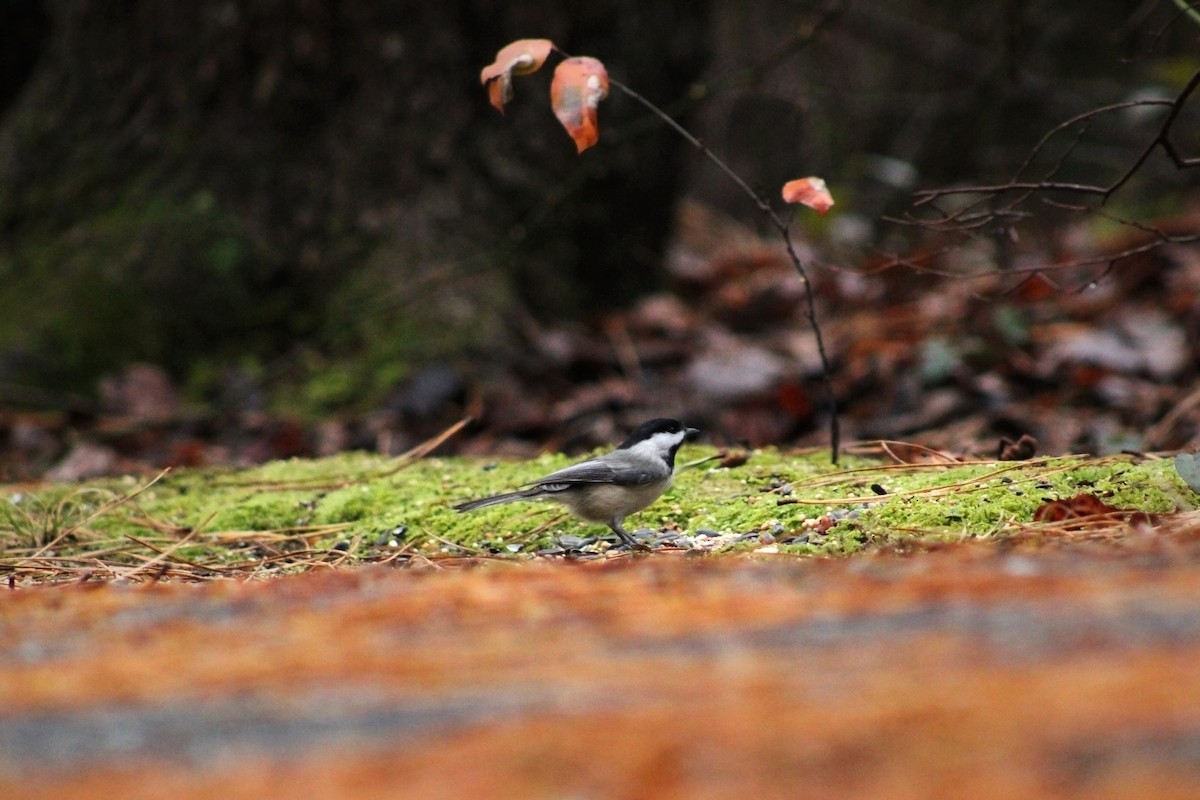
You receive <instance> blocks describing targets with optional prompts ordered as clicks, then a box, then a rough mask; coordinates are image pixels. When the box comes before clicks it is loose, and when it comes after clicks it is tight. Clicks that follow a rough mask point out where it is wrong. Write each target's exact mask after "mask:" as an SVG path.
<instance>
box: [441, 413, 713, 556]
mask: <svg viewBox="0 0 1200 800" xmlns="http://www.w3.org/2000/svg"><path fill="white" fill-rule="evenodd" d="M699 432H700V431H698V430H696V429H695V428H689V427H687V426H686V425H684V424H683V423H682V422H680V421H679V420H674V419H652V420H650V421H649V422H644V423H642V424H641V425H639V426H638V427H637V429H635V430H634V432H633V433H631V434H629V438H628V439H626V440H625V441H623V442H621V444H620V445H619V446H618V447H617V449H616V450H613V451H612V452H611V453H605V454H604V455H602V456H597V457H596V458H593V459H589V460H588V461H583V462H581V463H579V464H575V465H574V466H570V467H566V468H565V469H560V470H558V471H557V472H552V473H550V474H549V475H547V476H546V477H544V478H539V479H538V480H536V481H531V482H530V483H527V484H525V486H526V487H528V488H523V489H518V490H517V491H515V492H506V493H505V494H497V495H493V496H492V497H483V498H480V499H479V500H472V501H470V502H468V503H461V504H459V505H456V506H454V509H455V510H456V511H459V512H462V511H473V510H475V509H477V508H485V507H487V506H494V505H499V504H500V503H511V502H514V501H516V500H535V499H541V498H545V499H547V500H556V501H558V502H560V503H562V504H563V505H565V506H566V507H567V508H569V509H570V510H571V511H572V512H573V513H574V514H575V515H576V516H578V517H581V518H583V519H585V520H587V521H588V522H603V523H606V524H607V525H608V527H610V528H612V530H613V533H615V534H617V536H619V537H620V538H621V540H622V541H623V542H625V543H626V544H628V545H629V546H630V547H633V548H635V549H639V550H644V549H646V548H645V546H644V545H641V544H639V543H638V542H637V541H635V540H634V538H633V537H632V536H630V535H629V534H628V533H626V532H625V529H624V528H622V527H621V521H622V520H624V519H625V517H627V516H629V515H630V514H633V513H634V512H636V511H641V510H642V509H643V508H645V507H646V506H648V505H650V504H651V503H653V502H654V501H655V500H657V499H658V497H659V495H661V494H662V493H663V492H665V491H666V490H667V487H668V486H670V485H671V478H672V477H673V476H674V474H675V452H676V451H677V450H679V446H680V445H681V444H683V442H684V440H686V439H690V438H692V437H694V436H695V435H696V434H698V433H699Z"/></svg>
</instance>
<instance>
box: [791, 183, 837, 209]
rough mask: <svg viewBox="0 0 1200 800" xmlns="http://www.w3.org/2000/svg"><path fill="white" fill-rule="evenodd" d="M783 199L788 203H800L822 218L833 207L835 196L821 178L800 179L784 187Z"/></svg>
mask: <svg viewBox="0 0 1200 800" xmlns="http://www.w3.org/2000/svg"><path fill="white" fill-rule="evenodd" d="M783 199H784V202H787V203H800V204H801V205H805V206H808V207H809V208H811V209H813V210H814V211H816V212H817V213H818V214H820V215H821V216H822V217H823V216H825V212H827V211H829V209H830V208H832V207H833V195H831V194H830V193H829V189H828V188H827V187H826V186H825V181H824V180H823V179H821V178H815V177H810V178H800V179H798V180H794V181H788V182H787V183H785V184H784V185H783Z"/></svg>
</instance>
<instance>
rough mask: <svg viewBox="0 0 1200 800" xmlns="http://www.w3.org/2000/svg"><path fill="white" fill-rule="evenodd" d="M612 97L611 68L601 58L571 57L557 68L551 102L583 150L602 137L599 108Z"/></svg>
mask: <svg viewBox="0 0 1200 800" xmlns="http://www.w3.org/2000/svg"><path fill="white" fill-rule="evenodd" d="M606 97H608V71H607V70H606V69H605V68H604V64H602V63H600V61H598V60H597V59H594V58H589V57H587V56H578V57H575V58H568V59H566V60H565V61H563V62H562V63H560V64H559V65H558V66H557V67H555V68H554V80H553V81H551V83H550V104H551V105H552V106H553V107H554V115H555V116H557V117H558V121H559V122H561V123H562V125H563V127H564V128H566V129H567V133H569V134H570V135H571V138H572V139H574V140H575V147H576V148H577V149H578V151H579V152H580V153H582V152H583V151H584V150H587V149H588V148H589V147H591V146H592V145H594V144H595V143H596V142H597V141H598V140H599V139H600V129H599V127H598V126H597V113H596V110H597V108H598V107H599V105H600V101H601V100H603V99H604V98H606Z"/></svg>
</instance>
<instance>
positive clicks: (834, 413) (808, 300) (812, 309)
mask: <svg viewBox="0 0 1200 800" xmlns="http://www.w3.org/2000/svg"><path fill="white" fill-rule="evenodd" d="M609 84H610V85H612V86H615V87H616V88H618V89H620V90H621V91H622V92H624V93H625V94H626V95H627V96H628V97H630V98H631V99H633V100H636V101H637V102H638V103H641V104H642V106H644V107H645V108H646V110H648V111H649V112H650V113H651V114H654V115H655V116H656V117H658V118H659V119H661V120H662V121H663V122H664V123H666V125H667V126H668V127H669V128H671V129H672V130H673V131H675V132H676V133H678V134H679V135H680V136H682V137H683V138H684V139H686V140H687V141H688V142H689V143H690V144H691V145H692V146H693V147H695V148H696V149H697V150H699V151H700V152H701V153H702V154H703V155H704V157H705V158H707V159H708V160H709V161H711V162H712V163H713V164H715V165H716V166H717V168H718V169H719V170H721V172H723V173H725V175H726V176H727V177H728V178H729V179H730V180H731V181H733V182H734V183H735V184H736V185H737V186H738V188H740V189H741V190H742V191H743V192H744V193H745V194H746V196H747V197H749V198H750V200H751V201H752V202H753V203H754V204H755V205H756V206H758V208H759V210H760V211H762V212H763V214H765V215H766V216H767V219H769V220H770V221H771V224H772V225H774V226H775V229H776V230H777V231H779V235H780V236H782V237H783V243H784V246H785V247H786V248H787V254H788V258H789V259H791V262H792V266H793V267H795V269H796V272H797V273H799V275H800V279H801V280H802V281H804V287H805V289H806V290H807V291H805V293H804V298H805V316H806V317H807V318H808V324H809V327H810V328H812V332H813V335H814V336H815V337H816V341H817V354H818V356H820V359H821V374H822V377H823V378H824V383H825V391H826V393H827V395H828V400H829V448H830V454H831V457H832V460H833V463H834V464H837V463H838V458H839V455H840V452H841V428H840V425H839V422H838V407H837V395H836V393H835V391H834V386H833V369H832V368H831V367H830V364H829V355H828V354H827V353H826V350H825V337H824V336H823V335H822V333H821V326H820V324H819V323H818V322H817V305H816V299H815V297H814V294H813V285H812V282H811V281H809V279H808V270H807V269H805V267H804V262H803V261H801V260H800V255H799V254H798V253H797V252H796V247H795V244H794V243H793V242H792V236H791V232H790V230H789V228H788V224H787V223H786V222H784V221H783V220H782V219H781V218H780V216H779V214H778V213H776V211H775V209H774V207H773V206H772V205H771V204H770V203H769V202H768V201H767V200H766V198H764V197H763V196H762V195H761V194H759V193H758V192H756V191H755V190H754V189H752V188H751V187H750V184H748V183H746V181H745V180H744V179H743V178H742V176H741V175H738V174H737V173H736V172H734V171H733V168H732V167H730V166H729V165H728V164H726V163H725V162H724V161H723V160H722V159H721V158H720V157H719V156H718V155H717V154H716V153H714V152H713V151H712V150H710V149H709V148H708V146H707V145H705V144H704V142H702V141H700V139H698V138H696V137H695V136H693V135H692V133H691V132H690V131H688V129H687V128H685V127H683V126H682V125H680V124H679V123H678V122H676V121H675V119H674V118H673V117H672V116H671V115H670V114H668V113H667V112H665V111H663V110H662V109H661V108H659V107H658V106H656V105H655V104H654V103H652V102H650V101H649V100H647V99H646V98H645V97H643V96H642V95H641V94H639V93H638V92H635V91H634V90H633V89H630V88H629V87H628V86H626V85H625V84H623V83H621V82H620V81H618V80H615V79H613V78H611V77H610V78H609Z"/></svg>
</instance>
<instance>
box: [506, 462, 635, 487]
mask: <svg viewBox="0 0 1200 800" xmlns="http://www.w3.org/2000/svg"><path fill="white" fill-rule="evenodd" d="M654 479H655V476H654V475H651V474H650V473H648V472H647V471H645V470H641V469H638V468H636V467H628V466H625V465H623V464H617V465H614V464H611V463H609V462H606V461H600V460H595V461H584V462H583V463H582V464H575V465H574V466H570V467H566V468H564V469H560V470H558V471H557V472H551V473H550V474H549V475H547V476H545V477H544V478H539V479H538V480H536V481H533V482H531V483H529V484H526V485H527V486H546V485H552V484H568V485H572V484H577V483H615V484H619V485H625V486H627V485H631V484H632V485H640V484H644V483H650V482H652V481H653V480H654Z"/></svg>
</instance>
